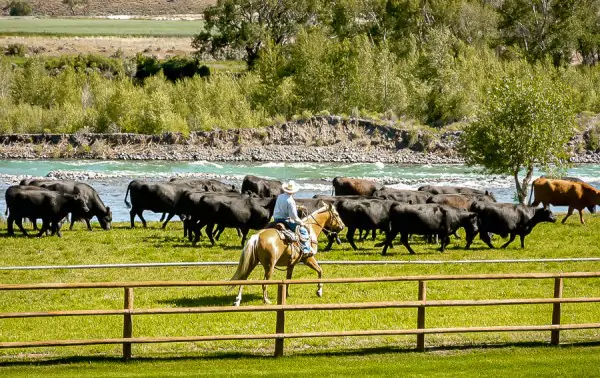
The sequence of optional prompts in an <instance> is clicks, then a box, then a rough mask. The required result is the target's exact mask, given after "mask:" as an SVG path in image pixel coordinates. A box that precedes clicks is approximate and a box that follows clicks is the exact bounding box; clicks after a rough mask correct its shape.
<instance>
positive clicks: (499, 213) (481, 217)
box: [467, 202, 556, 248]
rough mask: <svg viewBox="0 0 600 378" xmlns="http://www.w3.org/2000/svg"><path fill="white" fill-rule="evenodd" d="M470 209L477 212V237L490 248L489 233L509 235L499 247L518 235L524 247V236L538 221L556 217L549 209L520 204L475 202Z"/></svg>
mask: <svg viewBox="0 0 600 378" xmlns="http://www.w3.org/2000/svg"><path fill="white" fill-rule="evenodd" d="M471 211H474V212H476V213H477V218H478V222H479V237H480V238H481V240H483V241H484V242H485V244H487V245H488V246H489V247H490V248H495V247H494V246H493V245H492V241H491V238H490V234H497V235H500V236H501V237H503V238H506V237H507V236H508V235H510V239H509V240H508V241H507V242H506V243H504V244H503V245H502V247H501V248H506V247H508V245H509V244H510V243H512V242H513V241H514V240H515V237H516V236H517V235H519V237H520V238H521V248H525V236H527V235H529V234H530V233H531V231H532V230H533V228H534V227H535V226H536V225H537V224H538V223H541V222H552V223H554V222H556V217H555V216H554V214H553V213H552V211H550V210H549V209H545V208H540V209H537V208H536V207H535V206H527V205H522V204H519V205H515V204H510V203H485V202H475V203H473V204H472V205H471ZM469 246H470V243H467V248H469Z"/></svg>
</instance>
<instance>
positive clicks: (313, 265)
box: [304, 256, 323, 298]
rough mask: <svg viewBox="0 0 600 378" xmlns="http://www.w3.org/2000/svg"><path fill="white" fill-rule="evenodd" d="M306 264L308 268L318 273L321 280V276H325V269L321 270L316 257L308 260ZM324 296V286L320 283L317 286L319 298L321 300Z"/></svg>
mask: <svg viewBox="0 0 600 378" xmlns="http://www.w3.org/2000/svg"><path fill="white" fill-rule="evenodd" d="M304 264H306V266H308V267H309V268H311V269H312V270H314V271H315V272H317V274H318V278H319V279H321V276H322V275H323V269H321V267H320V266H319V263H317V260H316V259H315V257H314V256H310V257H309V258H307V259H306V261H305V262H304ZM322 296H323V284H322V283H320V282H319V284H318V285H317V297H319V298H321V297H322Z"/></svg>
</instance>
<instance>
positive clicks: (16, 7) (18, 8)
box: [6, 0, 31, 16]
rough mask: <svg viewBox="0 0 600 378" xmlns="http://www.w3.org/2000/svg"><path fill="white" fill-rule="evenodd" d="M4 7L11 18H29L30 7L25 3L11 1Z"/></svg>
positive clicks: (19, 0)
mask: <svg viewBox="0 0 600 378" xmlns="http://www.w3.org/2000/svg"><path fill="white" fill-rule="evenodd" d="M6 7H7V8H8V14H9V15H11V16H29V15H30V14H31V5H29V3H28V2H27V1H21V0H12V1H11V2H10V3H8V5H7V6H6Z"/></svg>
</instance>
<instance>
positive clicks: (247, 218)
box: [192, 193, 276, 246]
mask: <svg viewBox="0 0 600 378" xmlns="http://www.w3.org/2000/svg"><path fill="white" fill-rule="evenodd" d="M275 200H276V198H275V197H271V198H252V197H249V196H247V195H239V196H231V195H223V194H220V193H215V194H212V195H203V196H201V197H200V198H199V201H198V202H197V203H196V204H195V208H194V209H193V210H192V212H193V215H192V219H193V220H194V219H196V220H197V221H195V222H194V225H193V227H194V228H195V232H196V237H195V239H194V244H195V243H197V242H198V238H199V230H200V229H201V228H202V227H204V226H206V233H207V235H208V238H209V239H210V242H211V244H213V245H214V244H215V240H214V238H213V228H214V226H215V225H216V224H217V225H219V226H220V227H222V228H239V229H240V230H241V232H242V243H241V244H242V246H243V245H244V244H245V242H246V237H247V235H248V232H249V231H250V230H260V229H263V228H265V226H266V225H267V224H269V221H270V220H271V217H272V216H273V210H274V208H275Z"/></svg>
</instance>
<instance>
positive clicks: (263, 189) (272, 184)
mask: <svg viewBox="0 0 600 378" xmlns="http://www.w3.org/2000/svg"><path fill="white" fill-rule="evenodd" d="M242 193H255V194H257V195H258V196H259V197H262V198H268V197H277V196H278V195H279V194H281V193H283V190H282V189H281V181H278V180H267V179H264V178H260V177H256V176H252V175H247V176H246V177H244V181H242Z"/></svg>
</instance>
